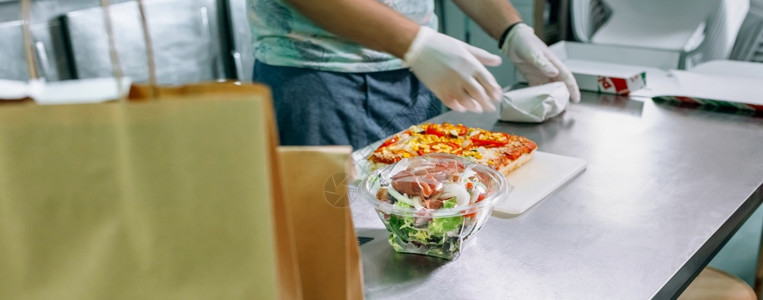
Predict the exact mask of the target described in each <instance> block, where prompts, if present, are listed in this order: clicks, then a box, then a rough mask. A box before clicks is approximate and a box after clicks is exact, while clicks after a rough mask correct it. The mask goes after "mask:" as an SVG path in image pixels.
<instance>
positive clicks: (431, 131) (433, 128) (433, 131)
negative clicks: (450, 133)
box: [426, 124, 445, 137]
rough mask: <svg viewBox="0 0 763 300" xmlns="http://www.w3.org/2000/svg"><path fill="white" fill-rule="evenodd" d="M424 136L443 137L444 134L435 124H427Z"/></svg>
mask: <svg viewBox="0 0 763 300" xmlns="http://www.w3.org/2000/svg"><path fill="white" fill-rule="evenodd" d="M426 134H433V135H436V136H439V137H443V136H445V132H444V131H442V129H441V128H440V126H438V125H437V124H429V126H427V130H426Z"/></svg>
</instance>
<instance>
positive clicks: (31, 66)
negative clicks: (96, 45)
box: [21, 0, 127, 103]
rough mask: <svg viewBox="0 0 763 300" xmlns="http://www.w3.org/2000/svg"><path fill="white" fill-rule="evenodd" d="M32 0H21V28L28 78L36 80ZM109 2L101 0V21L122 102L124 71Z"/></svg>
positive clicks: (124, 97)
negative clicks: (31, 16)
mask: <svg viewBox="0 0 763 300" xmlns="http://www.w3.org/2000/svg"><path fill="white" fill-rule="evenodd" d="M31 4H32V0H21V28H22V35H23V41H24V54H25V55H26V62H27V70H28V71H29V80H30V81H31V82H36V81H39V80H40V75H39V74H40V72H39V70H38V69H37V60H36V59H35V56H34V42H33V41H32V30H31V27H30V23H31V18H30V10H31ZM110 6H111V3H110V1H109V0H101V8H103V21H104V23H105V25H106V36H107V37H108V43H109V56H110V60H111V66H112V70H113V71H114V80H116V83H117V93H118V94H119V95H120V97H119V101H120V102H122V103H125V102H127V98H126V96H125V93H124V92H123V91H124V87H123V86H122V77H124V72H123V71H122V64H121V63H120V61H119V54H118V53H117V47H116V43H115V42H114V29H113V26H112V22H111V13H110V11H109V7H110Z"/></svg>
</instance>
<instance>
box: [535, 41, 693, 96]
mask: <svg viewBox="0 0 763 300" xmlns="http://www.w3.org/2000/svg"><path fill="white" fill-rule="evenodd" d="M549 48H550V49H551V52H553V53H554V54H556V56H557V57H559V59H560V60H561V61H562V62H563V63H564V64H565V65H566V66H567V68H569V69H570V71H571V72H572V74H573V75H574V76H575V80H577V82H578V85H579V86H580V89H581V90H584V91H594V92H601V93H608V94H619V95H627V94H629V93H631V92H633V91H636V90H639V89H642V88H644V87H646V86H647V78H649V77H651V75H652V74H654V75H656V76H662V74H664V73H665V70H668V69H675V68H677V67H678V63H679V60H680V53H679V52H676V51H667V50H653V49H641V48H633V47H623V46H614V45H596V44H586V43H578V42H569V41H561V42H558V43H556V44H553V45H551V46H550V47H549ZM520 77H521V75H520Z"/></svg>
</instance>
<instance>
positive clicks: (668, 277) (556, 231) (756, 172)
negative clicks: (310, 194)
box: [352, 93, 763, 299]
mask: <svg viewBox="0 0 763 300" xmlns="http://www.w3.org/2000/svg"><path fill="white" fill-rule="evenodd" d="M433 121H436V122H441V121H448V122H455V123H463V124H464V125H467V126H475V127H481V128H486V129H492V130H498V131H505V132H510V133H513V134H519V135H524V136H526V137H528V138H530V139H532V140H534V141H536V142H537V143H538V145H539V150H541V151H545V152H551V153H557V154H562V155H567V156H573V157H578V158H582V159H585V160H587V161H588V169H587V170H586V171H585V172H584V173H582V174H581V175H580V176H578V177H577V178H575V179H573V180H572V181H571V182H570V183H569V184H568V185H567V186H565V187H563V188H562V189H560V190H559V191H557V192H556V193H555V194H552V195H551V196H550V197H548V198H546V199H544V200H543V201H541V202H540V203H539V204H537V205H536V206H534V207H532V208H530V209H529V210H528V211H526V212H525V213H524V214H522V215H520V216H518V217H515V218H510V219H502V218H496V217H492V218H491V219H490V220H488V222H487V224H486V225H485V227H484V228H483V229H482V231H480V232H479V233H478V234H477V237H476V239H474V240H473V242H472V243H470V244H467V245H466V246H465V247H464V250H463V252H462V255H461V257H460V258H459V259H458V260H455V261H445V260H440V259H436V258H429V257H425V256H418V255H404V254H397V253H395V252H394V251H393V250H392V248H391V247H390V246H389V244H388V243H387V237H388V233H387V231H386V230H385V229H384V227H383V225H382V223H381V221H379V219H378V217H377V216H376V215H375V214H374V213H373V211H372V209H371V206H370V205H369V204H367V203H366V202H365V201H364V200H361V199H355V200H354V201H353V202H352V210H353V217H354V222H355V226H356V228H357V232H358V235H359V236H361V237H372V238H374V239H373V240H372V241H370V242H368V243H365V244H363V245H362V246H361V247H360V249H361V253H362V259H363V268H364V276H365V278H364V282H365V289H366V295H367V298H369V299H382V298H388V299H417V298H418V299H507V298H512V299H514V298H516V299H539V298H553V299H598V298H604V299H648V298H653V297H654V298H658V299H663V298H672V297H674V296H676V295H677V294H679V293H680V292H681V291H682V290H683V289H684V288H685V286H686V285H688V283H689V282H690V281H691V280H692V279H693V278H694V277H695V276H696V274H698V273H699V271H700V270H701V269H702V268H703V267H704V266H705V265H706V264H707V262H708V261H709V260H710V259H711V258H712V257H713V255H714V254H715V253H716V252H717V251H718V250H719V249H720V247H721V246H722V245H723V244H725V242H726V241H727V240H728V238H730V236H731V235H732V234H733V233H734V232H735V231H736V230H737V229H738V228H739V226H741V225H742V223H743V222H744V221H745V220H746V219H747V218H748V217H749V216H750V215H751V214H752V212H753V211H754V210H755V208H757V207H758V205H760V203H761V201H763V118H752V117H746V116H740V115H732V114H724V113H714V112H706V111H699V110H691V109H682V108H674V107H671V106H664V105H657V104H654V103H653V102H652V101H651V100H646V101H644V102H641V101H637V100H629V99H628V98H625V97H615V96H610V95H597V94H593V93H583V101H582V102H581V103H580V104H576V105H572V106H571V107H570V108H569V109H568V111H567V112H566V113H564V114H563V115H561V116H559V117H557V118H555V119H552V120H550V121H548V122H546V123H544V124H540V125H530V124H515V123H504V122H499V121H497V114H491V115H476V114H461V113H453V112H450V113H446V114H444V115H441V116H439V117H437V118H435V119H433Z"/></svg>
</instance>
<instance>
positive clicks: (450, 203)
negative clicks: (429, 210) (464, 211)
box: [442, 197, 458, 208]
mask: <svg viewBox="0 0 763 300" xmlns="http://www.w3.org/2000/svg"><path fill="white" fill-rule="evenodd" d="M456 204H458V202H457V201H456V197H453V198H450V199H448V200H445V201H443V202H442V208H454V207H456Z"/></svg>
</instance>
